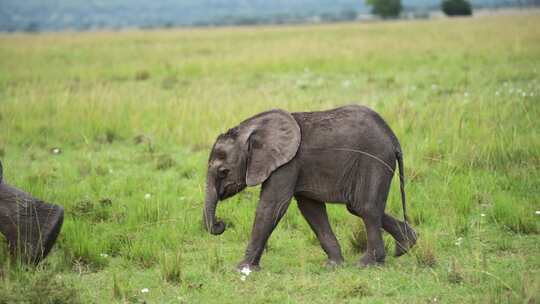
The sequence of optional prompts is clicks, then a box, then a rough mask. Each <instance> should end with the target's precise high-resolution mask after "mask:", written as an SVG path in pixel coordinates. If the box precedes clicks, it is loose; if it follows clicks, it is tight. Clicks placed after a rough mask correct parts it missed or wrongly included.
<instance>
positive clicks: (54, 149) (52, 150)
mask: <svg viewBox="0 0 540 304" xmlns="http://www.w3.org/2000/svg"><path fill="white" fill-rule="evenodd" d="M51 152H52V154H54V155H58V154H60V153H62V150H61V149H60V148H52V149H51Z"/></svg>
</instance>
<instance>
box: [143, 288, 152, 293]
mask: <svg viewBox="0 0 540 304" xmlns="http://www.w3.org/2000/svg"><path fill="white" fill-rule="evenodd" d="M141 292H142V293H149V292H150V289H148V288H143V289H141Z"/></svg>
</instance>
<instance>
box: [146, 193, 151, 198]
mask: <svg viewBox="0 0 540 304" xmlns="http://www.w3.org/2000/svg"><path fill="white" fill-rule="evenodd" d="M151 197H152V194H150V193H146V194H145V195H144V199H150V198H151Z"/></svg>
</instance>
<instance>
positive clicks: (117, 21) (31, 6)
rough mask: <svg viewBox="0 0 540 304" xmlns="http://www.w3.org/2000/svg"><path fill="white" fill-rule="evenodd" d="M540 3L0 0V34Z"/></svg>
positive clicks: (404, 14) (535, 1)
mask: <svg viewBox="0 0 540 304" xmlns="http://www.w3.org/2000/svg"><path fill="white" fill-rule="evenodd" d="M444 2H447V3H446V9H444V7H445V4H444ZM539 4H540V0H472V1H467V0H451V1H448V0H447V1H441V0H401V1H400V0H366V1H363V0H292V1H289V0H273V1H266V0H156V1H145V0H110V1H108V0H25V1H15V0H0V30H1V31H8V32H9V31H31V32H32V31H60V30H96V29H123V28H167V27H178V26H221V25H254V24H283V23H318V22H336V21H347V20H357V19H360V20H364V19H366V20H370V19H373V18H374V17H375V18H376V17H377V16H379V17H384V18H388V17H401V18H430V17H438V16H442V15H444V14H450V15H452V14H464V15H470V14H471V13H472V12H471V8H472V9H473V10H475V12H476V11H477V12H478V13H486V12H488V13H493V12H494V11H497V10H500V9H508V8H518V9H527V8H530V7H531V6H537V5H539ZM467 6H469V10H467V8H466V7H467ZM463 7H465V8H463ZM443 11H445V12H443Z"/></svg>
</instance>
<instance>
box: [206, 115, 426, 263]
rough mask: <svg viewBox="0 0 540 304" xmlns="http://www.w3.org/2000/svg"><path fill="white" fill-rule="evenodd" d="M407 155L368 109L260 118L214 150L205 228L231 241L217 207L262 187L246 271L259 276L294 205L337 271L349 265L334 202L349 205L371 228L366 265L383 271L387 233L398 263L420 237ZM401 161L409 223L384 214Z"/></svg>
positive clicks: (234, 130)
mask: <svg viewBox="0 0 540 304" xmlns="http://www.w3.org/2000/svg"><path fill="white" fill-rule="evenodd" d="M401 155H402V153H401V148H400V145H399V142H398V140H397V138H396V137H395V135H394V134H393V132H392V130H390V128H389V127H388V125H387V124H386V123H385V122H384V120H383V119H382V118H381V117H380V116H379V115H378V114H377V113H375V112H374V111H372V110H370V109H369V108H367V107H363V106H358V105H350V106H344V107H340V108H336V109H333V110H328V111H322V112H299V113H288V112H286V111H283V110H272V111H268V112H264V113H261V114H258V115H256V116H254V117H252V118H249V119H247V120H245V121H243V122H242V123H240V125H238V126H237V127H234V128H232V129H230V130H229V131H228V132H227V133H225V134H221V135H220V136H219V137H218V138H217V140H216V142H215V144H214V147H213V148H212V151H211V154H210V158H209V161H208V172H207V180H206V199H205V210H204V219H203V220H204V223H205V227H206V229H207V230H208V231H209V232H210V233H212V234H215V235H218V234H221V233H223V231H224V230H225V225H224V223H223V222H222V221H218V220H217V219H216V205H217V202H218V201H221V200H224V199H227V198H229V197H231V196H233V195H234V194H236V193H238V192H240V191H242V190H243V189H244V188H245V187H246V186H255V185H258V184H262V188H261V193H260V198H259V204H258V206H257V211H256V215H255V222H254V223H253V229H252V232H251V240H250V242H249V245H248V246H247V249H246V252H245V256H244V259H243V260H242V261H241V262H240V263H239V264H238V266H237V267H238V269H242V268H244V267H248V268H250V269H255V270H257V269H259V262H260V259H261V255H262V253H263V249H264V248H265V245H266V242H267V240H268V238H269V237H270V234H271V233H272V231H273V230H274V228H275V227H276V225H277V224H278V222H279V220H280V219H281V218H282V216H283V215H284V214H285V212H286V211H287V208H288V206H289V203H290V201H291V199H292V198H293V197H295V198H296V200H297V202H298V208H299V209H300V211H301V213H302V215H303V216H304V218H305V219H306V221H307V222H308V223H309V225H310V227H311V228H312V230H313V232H315V234H316V236H317V238H318V239H319V242H320V244H321V247H322V248H323V250H324V251H325V252H326V254H327V255H328V264H329V265H338V264H341V263H342V262H343V256H342V254H341V248H340V246H339V243H338V241H337V239H336V237H335V235H334V233H333V232H332V228H331V226H330V224H329V222H328V216H327V213H326V205H325V203H326V202H337V203H342V204H345V205H346V206H347V210H349V212H350V213H352V214H354V215H356V216H359V217H360V218H362V220H363V221H364V224H365V227H366V232H367V250H366V252H365V254H364V255H363V257H362V258H361V259H360V261H359V264H360V265H361V266H367V265H372V264H380V263H383V262H384V258H385V249H384V243H383V239H382V229H384V230H386V231H387V232H389V233H390V234H391V235H392V236H393V237H394V239H395V240H396V256H399V255H402V254H404V253H405V252H407V250H408V249H409V248H410V247H411V246H412V245H414V243H415V242H416V233H415V232H414V230H413V229H412V228H411V227H410V226H409V225H408V224H407V217H406V211H405V192H404V186H403V183H404V180H403V165H402V162H403V161H402V156H401ZM396 161H397V162H398V165H399V168H400V181H401V183H400V184H401V193H402V204H403V211H404V218H405V221H404V222H402V221H399V220H397V219H395V218H394V217H392V216H390V215H388V214H386V213H385V212H384V209H385V205H386V199H387V196H388V191H389V189H390V183H391V181H392V176H393V174H394V171H395V167H396V165H395V164H396ZM381 228H382V229H381Z"/></svg>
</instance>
